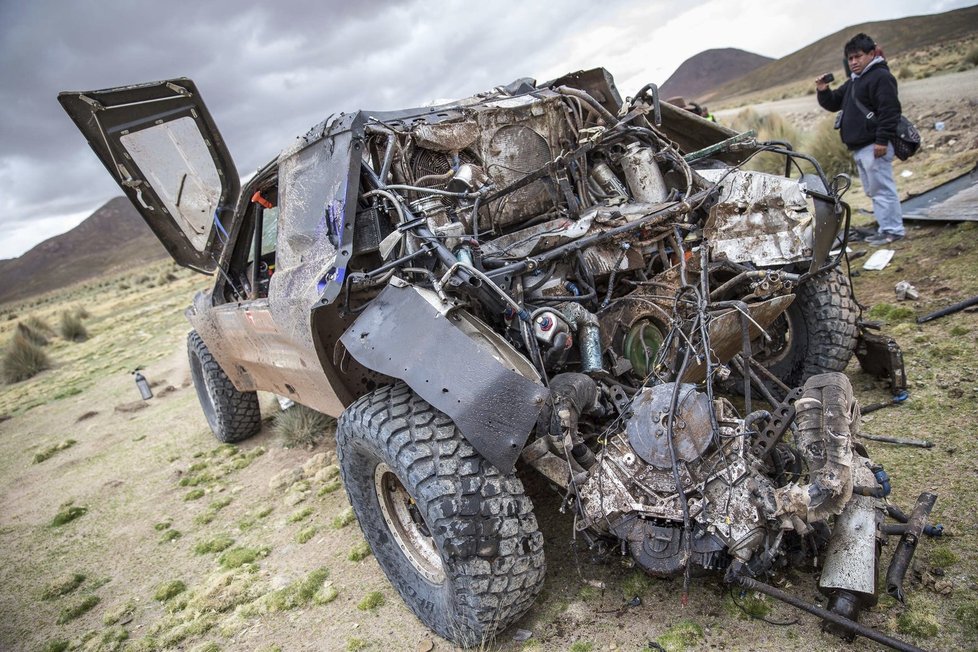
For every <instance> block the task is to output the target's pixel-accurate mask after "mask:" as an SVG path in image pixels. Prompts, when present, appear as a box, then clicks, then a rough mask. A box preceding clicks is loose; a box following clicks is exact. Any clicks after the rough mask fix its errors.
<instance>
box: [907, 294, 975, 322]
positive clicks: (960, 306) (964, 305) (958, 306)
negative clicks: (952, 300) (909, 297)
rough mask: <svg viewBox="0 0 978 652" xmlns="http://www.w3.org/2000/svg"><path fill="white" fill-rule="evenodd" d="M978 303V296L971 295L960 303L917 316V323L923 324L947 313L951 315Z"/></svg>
mask: <svg viewBox="0 0 978 652" xmlns="http://www.w3.org/2000/svg"><path fill="white" fill-rule="evenodd" d="M975 305H978V297H971V298H970V299H965V300H964V301H961V302H960V303H956V304H954V305H953V306H948V307H947V308H942V309H941V310H935V311H934V312H932V313H930V314H929V315H924V316H923V317H917V323H918V324H923V323H924V322H925V321H930V320H931V319H937V318H938V317H943V316H945V315H950V314H953V313H956V312H960V311H961V310H964V309H965V308H970V307H971V306H975Z"/></svg>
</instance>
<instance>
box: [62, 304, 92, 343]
mask: <svg viewBox="0 0 978 652" xmlns="http://www.w3.org/2000/svg"><path fill="white" fill-rule="evenodd" d="M58 332H59V333H61V337H63V338H65V339H66V340H68V341H69V342H84V341H85V340H87V339H88V329H87V328H85V324H83V323H82V318H81V316H80V315H79V314H78V313H77V312H76V311H73V310H72V311H68V310H65V311H64V312H62V313H61V322H60V323H59V324H58Z"/></svg>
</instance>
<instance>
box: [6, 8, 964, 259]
mask: <svg viewBox="0 0 978 652" xmlns="http://www.w3.org/2000/svg"><path fill="white" fill-rule="evenodd" d="M962 3H965V2H964V0H948V1H946V2H945V1H943V0H942V1H941V2H920V1H917V0H893V2H892V3H890V4H889V5H888V8H887V9H886V11H887V12H890V15H888V16H885V17H893V16H895V15H907V14H908V13H922V12H924V11H943V10H947V9H949V8H951V6H959V5H961V4H962ZM832 4H833V3H824V4H823V5H818V4H816V5H810V3H806V2H803V1H802V0H783V2H780V3H774V4H772V3H770V2H768V1H767V0H724V2H719V1H718V0H687V1H686V2H684V3H682V4H677V3H672V2H665V1H664V0H605V1H604V2H600V3H596V2H594V1H593V0H565V1H563V2H553V1H552V0H494V1H493V2H482V3H478V2H472V1H471V0H442V1H440V2H425V1H424V0H395V1H390V2H379V1H377V0H373V1H370V0H361V1H359V2H355V1H353V0H342V1H339V0H326V1H325V2H323V1H322V0H320V1H318V2H312V1H304V0H267V1H265V2H262V3H261V4H255V5H251V6H248V5H246V4H245V3H241V2H234V1H232V0H213V1H205V2H201V1H200V0H170V1H169V2H156V3H150V2H138V1H133V0H104V1H100V2H95V1H84V0H76V1H70V0H61V1H54V0H34V1H33V2H18V1H16V0H0V89H2V91H0V92H2V99H3V101H2V102H0V233H2V234H3V236H2V237H0V257H7V256H14V255H19V254H20V253H22V252H23V251H24V250H26V249H27V248H28V247H29V246H30V245H33V244H36V243H37V242H39V241H40V240H41V239H43V238H44V237H49V236H52V235H55V234H57V233H60V232H61V231H64V230H66V229H67V228H70V227H71V226H73V225H74V224H75V223H77V222H78V221H79V220H80V219H82V217H84V214H83V211H85V210H88V211H89V212H90V211H91V210H94V209H95V208H97V207H98V205H99V204H100V203H101V202H104V201H106V200H108V199H110V198H111V197H113V196H117V195H119V194H120V190H119V189H118V187H117V186H116V185H115V183H114V182H113V180H112V179H111V178H110V176H109V175H108V174H107V173H106V171H105V169H104V168H103V167H102V165H101V164H100V163H99V162H98V161H97V159H96V158H95V156H94V155H93V154H92V152H91V150H90V149H89V148H88V147H87V145H86V144H85V141H84V139H83V138H82V137H81V135H80V134H79V133H78V132H77V131H76V129H75V127H74V125H73V124H72V123H71V121H70V120H69V119H68V117H67V116H66V115H65V114H64V113H63V111H62V109H61V107H60V105H59V104H58V102H57V101H56V96H57V94H58V92H59V91H62V90H90V89H101V88H108V87H113V86H121V85H126V84H132V83H137V82H144V81H152V80H159V79H168V78H173V77H191V78H193V79H194V81H195V82H196V83H197V86H198V88H199V89H200V90H201V93H202V94H203V97H204V99H205V101H206V102H207V105H208V107H209V109H210V111H211V113H212V114H213V116H214V118H215V120H216V122H217V124H218V126H219V127H220V129H221V132H222V134H223V135H224V137H225V140H226V141H227V143H228V147H229V149H230V151H231V154H232V156H233V157H234V159H235V163H236V164H237V166H238V170H239V171H240V172H241V173H242V174H243V175H248V174H250V173H252V172H253V171H254V170H255V169H256V168H258V167H259V166H260V165H262V164H264V163H266V162H267V161H269V160H271V159H272V158H273V157H274V156H275V155H276V154H277V153H278V151H279V150H281V149H282V148H284V147H286V146H287V145H288V144H289V143H290V142H291V140H292V139H293V138H295V137H296V136H297V135H299V134H302V133H304V132H305V130H306V129H307V128H308V127H310V126H311V125H313V124H315V123H317V122H319V121H320V120H322V119H323V118H325V117H326V116H328V115H330V114H331V113H334V112H338V111H350V110H353V109H357V108H365V109H376V110H384V109H395V108H405V107H410V106H417V105H420V104H423V103H426V102H430V101H432V100H436V99H449V98H458V97H464V96H466V95H470V94H472V93H474V92H477V91H480V90H485V89H488V88H492V87H494V86H497V85H499V84H504V83H507V82H509V81H512V80H513V79H515V78H517V77H521V76H537V77H538V78H540V79H541V80H542V79H543V78H544V77H546V76H553V75H557V74H560V73H563V72H567V71H570V70H576V69H579V68H583V67H592V66H595V65H605V66H608V67H609V68H610V69H611V70H612V71H613V72H614V73H615V74H616V75H618V82H619V86H620V88H621V89H622V91H623V92H625V93H626V94H627V93H628V92H629V90H635V88H637V87H638V86H640V85H641V84H642V83H644V82H646V81H654V82H657V83H661V82H663V81H665V77H667V76H668V74H669V73H670V72H671V71H672V70H673V69H675V66H677V65H678V64H679V63H680V62H681V61H682V60H683V59H685V58H686V57H689V56H692V55H693V54H695V53H697V52H699V51H700V50H702V49H705V48H707V47H726V46H732V47H742V48H744V49H749V50H751V51H755V52H759V53H762V54H768V55H770V56H779V55H780V54H786V53H787V52H789V51H791V49H792V48H795V47H797V46H798V44H799V43H800V42H809V41H810V40H811V39H812V37H813V36H817V35H818V33H816V32H812V31H811V30H812V26H813V25H821V26H822V28H823V29H825V30H826V31H825V32H824V33H828V32H830V31H834V30H835V29H839V28H840V27H842V26H843V25H844V24H852V23H851V22H843V21H854V22H858V20H860V19H864V20H869V19H872V18H871V17H872V16H875V17H876V19H880V18H884V16H882V15H880V11H882V10H880V9H879V7H876V6H875V5H871V4H870V5H865V6H862V5H858V6H852V7H850V8H849V9H847V10H846V11H842V12H840V11H838V7H836V8H833V7H832V6H830V5H832ZM839 4H840V5H841V3H839ZM965 4H966V3H965ZM860 12H862V13H860ZM800 13H804V14H805V16H806V20H809V21H810V22H811V23H812V25H808V26H807V28H806V29H807V31H806V32H804V34H803V35H802V36H801V38H800V39H799V35H798V34H796V33H794V32H793V30H792V26H793V25H796V24H797V22H798V15H800ZM765 25H767V26H769V27H770V29H767V30H765ZM829 26H831V27H829ZM692 36H695V38H691V37H692ZM778 38H780V39H781V40H782V41H785V40H787V42H786V43H779V44H778V45H777V46H771V47H776V49H775V50H766V49H765V47H763V46H762V43H772V42H775V43H776V42H777V41H776V39H778ZM772 39H773V40H772ZM779 52H780V54H779ZM652 73H654V74H652ZM633 86H634V87H635V88H632V87H633Z"/></svg>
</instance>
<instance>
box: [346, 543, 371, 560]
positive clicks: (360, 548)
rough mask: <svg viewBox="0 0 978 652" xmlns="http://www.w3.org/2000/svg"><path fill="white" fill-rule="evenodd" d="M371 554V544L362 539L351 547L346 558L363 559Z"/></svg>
mask: <svg viewBox="0 0 978 652" xmlns="http://www.w3.org/2000/svg"><path fill="white" fill-rule="evenodd" d="M369 556H370V545H369V544H368V543H367V542H366V541H361V542H360V543H358V544H357V545H355V546H353V547H352V548H351V549H350V552H349V554H347V556H346V558H347V559H348V560H349V561H361V560H363V559H366V558H367V557H369Z"/></svg>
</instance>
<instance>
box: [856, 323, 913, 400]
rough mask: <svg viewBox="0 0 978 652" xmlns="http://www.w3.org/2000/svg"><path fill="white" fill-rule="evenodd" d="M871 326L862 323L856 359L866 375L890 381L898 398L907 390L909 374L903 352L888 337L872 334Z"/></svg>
mask: <svg viewBox="0 0 978 652" xmlns="http://www.w3.org/2000/svg"><path fill="white" fill-rule="evenodd" d="M869 327H871V325H870V324H867V323H866V322H860V324H859V336H858V339H857V340H856V358H857V359H858V360H859V366H860V367H862V369H863V371H865V372H866V373H868V374H870V375H872V376H876V377H877V378H886V379H887V380H889V381H890V389H891V390H892V391H893V395H894V396H896V395H898V394H900V393H902V392H905V391H906V390H907V372H906V370H905V369H904V367H903V351H902V350H901V349H900V345H899V344H897V341H896V340H895V339H893V338H892V337H889V336H888V335H883V334H880V333H872V332H870V331H869Z"/></svg>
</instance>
